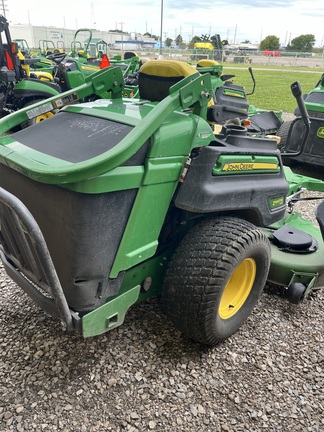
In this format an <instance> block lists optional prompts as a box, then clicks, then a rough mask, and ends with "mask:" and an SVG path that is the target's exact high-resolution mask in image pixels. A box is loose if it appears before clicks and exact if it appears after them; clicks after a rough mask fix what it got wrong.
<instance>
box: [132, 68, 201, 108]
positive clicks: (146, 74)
mask: <svg viewBox="0 0 324 432" xmlns="http://www.w3.org/2000/svg"><path fill="white" fill-rule="evenodd" d="M196 73H197V70H196V69H195V68H194V67H193V66H190V65H189V64H188V63H185V62H182V61H178V60H150V61H149V62H147V63H144V64H143V66H142V67H141V68H140V71H139V77H138V88H139V95H140V98H141V99H147V100H149V101H152V102H160V101H161V100H163V99H164V98H166V97H167V96H168V95H169V89H170V87H171V86H173V85H174V84H176V83H177V82H179V81H181V80H182V79H183V78H185V77H187V76H189V75H193V74H196Z"/></svg>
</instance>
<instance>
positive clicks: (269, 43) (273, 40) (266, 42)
mask: <svg viewBox="0 0 324 432" xmlns="http://www.w3.org/2000/svg"><path fill="white" fill-rule="evenodd" d="M279 48H280V41H279V38H278V37H277V36H274V35H271V36H267V37H266V38H264V39H263V40H262V41H261V43H260V46H259V50H260V51H264V50H265V49H269V50H270V51H276V50H278V49H279Z"/></svg>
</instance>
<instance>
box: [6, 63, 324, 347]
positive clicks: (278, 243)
mask: <svg viewBox="0 0 324 432" xmlns="http://www.w3.org/2000/svg"><path fill="white" fill-rule="evenodd" d="M158 62H160V64H159V65H158V66H159V67H156V64H155V63H154V62H147V63H145V64H144V65H143V66H142V68H141V71H140V74H139V95H140V98H139V99H135V98H125V97H123V92H124V85H125V84H124V78H123V74H122V71H121V69H120V68H119V67H110V68H107V69H103V70H102V71H100V72H99V73H97V74H94V75H92V76H91V77H89V82H88V85H89V86H90V85H92V87H93V91H95V90H97V91H100V92H103V91H105V92H107V93H108V94H110V98H108V99H99V100H96V101H91V102H87V103H80V104H75V105H73V104H72V105H71V104H70V105H66V106H64V107H63V108H62V109H60V110H59V112H58V113H57V114H56V115H55V116H53V117H51V118H49V119H47V120H46V121H45V122H40V123H38V124H36V125H33V126H30V127H28V128H26V129H24V130H21V131H19V132H16V133H14V134H12V135H6V131H7V130H8V129H10V127H11V126H12V125H15V124H16V123H17V124H19V122H21V121H23V120H24V119H25V118H27V117H28V111H27V109H24V110H21V111H20V112H17V113H13V114H11V115H9V116H8V117H6V118H4V119H3V120H1V121H0V136H1V137H0V203H1V205H0V221H1V222H0V245H1V246H0V256H1V259H2V262H3V265H4V268H5V270H6V272H7V273H8V275H9V276H10V277H11V278H12V279H13V280H14V281H15V282H16V283H17V284H18V285H19V286H20V287H21V288H22V289H23V290H24V291H25V292H27V293H28V295H29V296H30V297H31V298H33V300H34V301H35V302H36V303H37V304H38V305H39V306H41V307H42V308H43V309H44V310H45V311H46V312H47V313H49V314H51V315H53V316H56V317H58V318H59V319H60V320H61V322H62V323H63V324H64V326H65V328H66V329H67V330H69V331H76V332H79V333H81V334H82V335H83V336H84V337H90V336H95V335H99V334H102V333H104V332H106V331H109V330H112V329H114V328H116V327H117V326H119V325H121V324H122V323H123V321H124V319H125V315H126V313H127V310H128V309H129V308H130V307H131V306H132V305H133V304H135V303H136V302H139V301H142V300H145V299H148V298H149V297H152V296H155V295H159V296H160V297H161V302H162V305H163V308H164V311H165V313H166V315H167V316H168V317H169V318H170V319H171V320H172V322H173V323H174V325H175V326H176V327H177V328H178V329H179V330H181V331H182V332H183V333H184V334H186V335H187V336H188V337H189V338H191V339H193V340H195V341H197V342H199V343H202V344H206V345H215V344H216V343H218V342H219V341H221V340H223V339H225V338H227V337H229V336H230V335H231V334H232V333H234V332H235V331H236V330H237V329H238V328H239V327H240V326H241V325H242V324H243V322H244V321H245V320H246V319H247V318H248V316H249V315H250V314H251V312H252V310H253V308H254V306H255V304H256V303H257V301H258V299H259V297H260V295H261V293H262V291H263V288H264V285H265V283H266V281H267V280H269V281H272V282H274V283H276V284H279V285H282V286H283V287H285V288H287V298H288V299H289V300H291V301H292V302H293V303H298V302H299V301H301V300H302V299H303V298H304V297H306V296H307V295H308V294H309V293H311V292H312V291H314V290H315V289H316V288H317V287H318V286H321V285H322V283H323V267H324V248H323V239H322V236H321V231H320V229H318V228H316V227H314V226H313V224H312V223H311V222H308V221H306V220H305V219H303V218H302V216H301V215H299V214H298V213H295V212H293V211H290V212H289V211H288V210H289V208H290V207H288V206H287V202H288V201H289V200H290V199H291V198H292V197H294V199H295V200H296V197H298V195H299V194H300V193H301V188H304V187H308V188H311V189H314V190H318V191H324V183H323V182H321V181H319V180H315V179H312V178H306V177H302V176H298V175H295V174H293V173H292V171H291V170H290V169H289V168H287V169H285V168H284V166H283V164H282V160H281V154H280V151H279V150H278V149H277V144H276V141H275V140H272V139H268V138H261V137H251V136H249V135H248V134H247V131H246V129H245V128H244V127H242V126H238V125H224V127H223V128H222V130H221V132H220V133H219V134H216V135H215V134H214V132H213V130H212V128H211V125H210V123H209V121H207V119H211V120H215V119H213V112H214V111H213V107H212V105H211V104H210V101H211V100H212V93H213V92H212V84H211V76H210V74H208V73H206V74H203V75H202V74H200V73H199V72H198V71H197V70H196V69H195V68H193V67H192V66H190V65H188V64H186V63H182V62H178V61H163V60H161V61H158ZM81 90H82V88H81V89H78V92H81ZM74 91H75V90H69V91H67V92H65V93H62V95H61V96H60V97H61V98H63V99H64V98H67V99H69V98H70V99H71V98H72V97H73V94H74ZM299 99H300V98H299ZM59 100H60V98H59V97H56V96H54V97H52V98H50V99H48V100H47V101H46V103H47V104H52V106H55V105H57V104H58V101H59ZM41 106H42V102H39V103H38V104H36V106H35V109H36V108H39V109H40V108H41ZM301 121H302V122H303V121H304V119H303V118H301ZM323 213H324V210H323V205H322V204H321V205H320V206H319V207H318V211H317V217H318V220H319V223H320V225H321V227H322V228H323V225H324V215H323Z"/></svg>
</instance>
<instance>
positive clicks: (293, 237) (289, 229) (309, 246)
mask: <svg viewBox="0 0 324 432" xmlns="http://www.w3.org/2000/svg"><path fill="white" fill-rule="evenodd" d="M273 238H274V240H275V243H276V244H277V245H278V246H280V247H282V248H283V249H286V250H290V251H296V252H303V253H309V252H313V251H315V250H316V249H317V246H318V245H317V242H316V240H315V239H314V238H313V237H312V236H310V235H309V234H307V233H305V232H304V231H301V230H300V229H298V228H295V227H293V226H291V225H284V226H283V227H281V228H279V229H278V230H277V231H275V232H274V233H273Z"/></svg>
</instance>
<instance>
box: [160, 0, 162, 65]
mask: <svg viewBox="0 0 324 432" xmlns="http://www.w3.org/2000/svg"><path fill="white" fill-rule="evenodd" d="M162 30H163V0H161V27H160V56H161V57H162Z"/></svg>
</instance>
